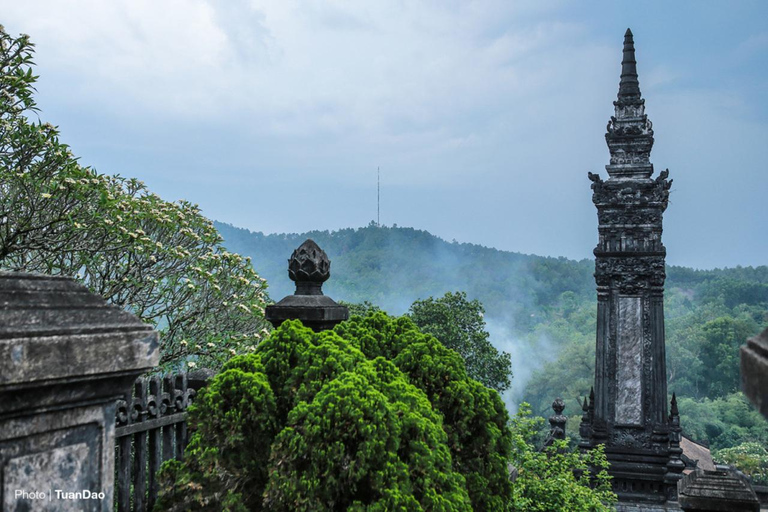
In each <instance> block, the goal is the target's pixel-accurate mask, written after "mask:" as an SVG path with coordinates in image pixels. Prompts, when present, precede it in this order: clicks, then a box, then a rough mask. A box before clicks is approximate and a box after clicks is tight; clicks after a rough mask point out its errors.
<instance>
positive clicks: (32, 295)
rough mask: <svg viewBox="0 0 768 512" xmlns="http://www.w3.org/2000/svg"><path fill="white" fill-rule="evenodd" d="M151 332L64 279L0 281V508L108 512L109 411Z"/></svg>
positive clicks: (150, 342)
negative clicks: (0, 480) (0, 505)
mask: <svg viewBox="0 0 768 512" xmlns="http://www.w3.org/2000/svg"><path fill="white" fill-rule="evenodd" d="M158 360H159V345H158V335H157V333H156V332H155V331H154V330H153V329H152V328H151V327H150V326H149V325H147V324H144V323H142V322H141V321H139V319H138V318H136V317H135V316H133V315H131V314H129V313H127V312H125V311H123V310H122V309H120V308H118V307H115V306H109V305H107V304H105V303H104V301H103V300H102V299H101V298H100V297H98V296H96V295H94V294H92V293H91V292H89V291H88V290H87V289H86V288H85V287H84V286H82V285H80V284H78V283H77V282H75V281H74V280H71V279H68V278H63V277H52V276H44V275H35V274H23V273H6V272H3V273H0V478H1V479H2V482H1V485H0V503H2V509H3V510H5V511H19V512H20V511H26V510H57V511H61V510H64V511H68V510H72V511H75V510H77V511H95V510H100V511H104V512H106V511H111V510H112V508H113V498H112V496H113V479H114V473H115V470H114V451H115V442H114V433H115V407H116V401H117V400H118V399H125V397H126V396H130V389H131V386H132V385H133V382H134V381H135V380H136V378H137V377H138V376H139V375H141V374H142V373H144V372H146V371H147V370H148V369H151V368H152V367H154V366H155V365H156V364H157V363H158Z"/></svg>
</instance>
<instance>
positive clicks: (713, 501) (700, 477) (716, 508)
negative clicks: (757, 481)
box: [678, 469, 760, 512]
mask: <svg viewBox="0 0 768 512" xmlns="http://www.w3.org/2000/svg"><path fill="white" fill-rule="evenodd" d="M678 496H679V498H678V499H679V502H680V508H682V509H683V510H684V511H686V512H695V511H699V510H707V511H710V512H759V510H760V502H759V501H758V499H757V495H756V494H755V491H754V490H752V486H751V485H750V483H749V482H748V481H747V479H746V478H745V477H744V476H743V475H741V474H739V473H737V472H736V471H734V470H733V469H728V470H718V471H704V470H700V469H699V470H696V471H694V472H693V473H690V474H689V475H687V476H686V477H685V478H683V479H682V480H681V481H680V484H679V492H678Z"/></svg>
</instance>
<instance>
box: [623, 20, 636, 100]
mask: <svg viewBox="0 0 768 512" xmlns="http://www.w3.org/2000/svg"><path fill="white" fill-rule="evenodd" d="M619 99H620V100H625V101H637V100H639V99H640V82H638V81H637V61H636V60H635V41H634V39H632V31H631V30H629V29H627V31H626V33H625V34H624V58H623V59H622V60H621V82H620V83H619Z"/></svg>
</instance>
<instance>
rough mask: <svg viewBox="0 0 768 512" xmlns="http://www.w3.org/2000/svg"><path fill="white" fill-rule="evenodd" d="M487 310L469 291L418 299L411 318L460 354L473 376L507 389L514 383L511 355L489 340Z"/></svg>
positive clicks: (409, 312)
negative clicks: (471, 298) (468, 298)
mask: <svg viewBox="0 0 768 512" xmlns="http://www.w3.org/2000/svg"><path fill="white" fill-rule="evenodd" d="M484 313H485V310H484V309H483V305H482V304H480V301H478V300H477V299H474V300H467V294H466V293H465V292H456V293H451V292H448V293H446V294H445V295H443V296H442V297H440V298H438V299H434V298H432V297H429V298H428V299H424V300H417V301H416V302H414V303H413V304H412V305H411V308H410V309H409V310H408V316H409V317H410V319H411V320H413V323H415V324H416V325H417V326H419V328H420V329H421V330H422V331H423V332H425V333H428V334H431V335H432V336H434V337H435V338H437V339H438V340H439V341H440V343H442V344H443V345H445V346H446V347H448V348H450V349H452V350H455V351H456V352H458V353H459V355H460V356H461V357H462V358H463V359H464V363H465V364H466V366H467V373H468V374H469V376H470V377H472V378H473V379H475V380H477V381H479V382H481V383H483V385H485V386H488V387H489V388H492V389H495V390H497V391H499V392H503V391H505V390H506V389H508V388H509V386H510V384H511V381H510V379H511V377H512V361H511V356H510V355H509V354H508V353H506V352H499V350H498V349H496V347H494V346H493V345H492V344H491V342H490V341H489V339H488V337H489V334H488V331H486V330H485V319H484V318H483V315H484Z"/></svg>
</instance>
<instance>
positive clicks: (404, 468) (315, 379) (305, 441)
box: [158, 313, 512, 511]
mask: <svg viewBox="0 0 768 512" xmlns="http://www.w3.org/2000/svg"><path fill="white" fill-rule="evenodd" d="M261 402H263V404H264V406H263V407H259V406H258V404H259V403H261ZM507 421H508V416H507V414H506V410H505V409H504V406H503V404H502V403H501V400H500V398H499V396H498V394H497V393H496V392H495V391H493V390H490V389H488V388H486V387H484V386H482V385H481V384H479V383H478V382H476V381H474V380H472V379H470V378H468V377H467V374H466V371H465V369H464V365H463V363H462V361H461V358H460V357H459V356H458V355H457V354H456V353H455V352H453V351H451V350H448V349H447V348H445V347H444V346H443V345H442V344H441V343H439V342H438V341H437V340H435V339H434V338H433V337H431V336H429V335H425V334H423V333H421V332H420V331H419V330H418V328H417V327H416V326H415V325H414V324H413V323H412V322H411V321H410V320H408V319H407V318H399V319H391V318H389V317H388V316H386V315H385V314H383V313H372V314H371V315H369V316H367V317H365V318H361V317H356V318H353V319H352V320H351V321H348V322H344V323H342V324H340V325H339V326H337V327H336V329H335V330H334V331H325V332H322V333H314V332H312V331H310V330H309V329H306V328H304V327H302V326H301V324H300V323H299V322H290V321H289V322H285V323H284V324H283V325H282V326H281V327H280V328H278V329H276V330H275V331H274V332H273V333H272V335H271V336H270V337H269V338H267V339H266V340H264V341H263V342H262V343H261V344H260V345H259V346H258V347H257V348H256V350H255V352H254V353H253V354H251V355H248V356H240V357H236V358H233V359H232V360H231V361H229V362H228V363H227V364H226V365H225V366H224V371H223V373H221V374H220V375H218V376H217V377H216V378H215V379H214V381H213V383H212V384H211V385H210V387H209V389H206V390H203V391H202V392H201V399H199V400H198V401H197V402H196V404H195V405H194V406H193V407H192V409H191V412H190V424H191V425H192V426H193V429H194V431H193V433H192V437H191V442H190V449H189V450H188V451H187V458H186V460H185V462H184V463H183V464H180V463H168V464H166V465H165V466H164V469H163V471H162V480H163V483H164V490H163V492H162V493H161V497H160V500H159V502H158V509H162V510H166V509H169V510H220V509H228V510H266V509H268V510H312V511H321V510H363V509H365V510H382V511H383V510H444V511H451V510H467V511H469V510H501V509H503V508H504V506H505V504H506V503H507V501H508V500H509V499H510V498H511V492H512V489H511V485H510V483H509V479H508V478H507V467H506V463H507V460H508V458H509V454H510V449H511V445H510V432H509V429H508V426H507ZM257 445H258V446H257Z"/></svg>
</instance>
